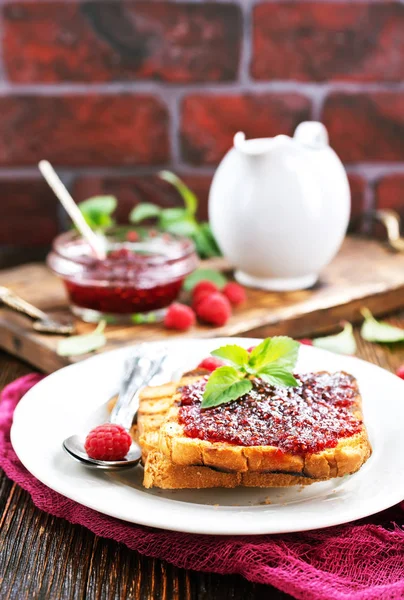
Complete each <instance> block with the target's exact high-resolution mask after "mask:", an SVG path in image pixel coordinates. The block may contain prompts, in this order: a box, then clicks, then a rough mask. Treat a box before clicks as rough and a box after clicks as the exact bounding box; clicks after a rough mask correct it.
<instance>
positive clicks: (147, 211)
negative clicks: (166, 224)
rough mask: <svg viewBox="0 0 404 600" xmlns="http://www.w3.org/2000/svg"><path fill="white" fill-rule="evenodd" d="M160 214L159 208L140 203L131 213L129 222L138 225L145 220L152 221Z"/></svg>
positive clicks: (150, 203) (151, 204) (149, 203)
mask: <svg viewBox="0 0 404 600" xmlns="http://www.w3.org/2000/svg"><path fill="white" fill-rule="evenodd" d="M160 213H161V208H160V207H159V206H157V204H153V203H152V202H141V203H140V204H138V205H137V206H135V208H134V209H133V210H132V211H131V213H130V215H129V221H130V222H131V223H140V221H144V220H145V219H154V218H155V217H158V216H159V215H160Z"/></svg>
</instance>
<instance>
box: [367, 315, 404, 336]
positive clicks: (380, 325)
mask: <svg viewBox="0 0 404 600" xmlns="http://www.w3.org/2000/svg"><path fill="white" fill-rule="evenodd" d="M361 313H362V315H363V316H364V317H365V321H364V323H363V325H362V328H361V336H362V337H363V339H364V340H366V341H367V342H381V343H385V344H386V343H393V342H402V341H404V329H401V328H400V327H394V325H390V324H389V323H386V322H385V321H376V319H375V318H374V316H373V315H372V313H371V312H370V310H369V309H368V308H363V309H362V310H361Z"/></svg>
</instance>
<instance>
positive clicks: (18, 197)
mask: <svg viewBox="0 0 404 600" xmlns="http://www.w3.org/2000/svg"><path fill="white" fill-rule="evenodd" d="M0 186H1V213H2V217H1V219H0V245H3V244H10V245H13V246H31V245H41V244H43V245H45V244H49V243H50V242H51V241H52V239H53V238H54V237H55V235H56V234H57V231H58V226H57V210H58V206H57V205H58V201H57V200H56V198H55V196H54V194H53V192H52V191H51V190H50V188H49V187H48V186H47V184H46V183H45V182H44V181H40V180H39V181H37V180H28V179H21V180H20V181H10V180H8V179H7V180H2V181H1V182H0Z"/></svg>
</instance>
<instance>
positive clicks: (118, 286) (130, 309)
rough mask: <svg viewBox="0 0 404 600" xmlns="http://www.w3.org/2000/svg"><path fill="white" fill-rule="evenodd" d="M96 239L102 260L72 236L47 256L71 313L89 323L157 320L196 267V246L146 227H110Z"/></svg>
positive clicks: (60, 241) (66, 235) (62, 237)
mask: <svg viewBox="0 0 404 600" xmlns="http://www.w3.org/2000/svg"><path fill="white" fill-rule="evenodd" d="M98 235H99V237H100V240H101V242H102V244H103V246H104V249H105V252H106V255H107V256H106V258H105V259H104V260H99V259H97V258H95V257H94V255H93V253H92V251H91V248H90V246H89V244H88V242H87V241H86V240H85V239H83V238H82V237H81V235H80V234H79V233H78V232H76V231H69V232H67V233H63V234H61V235H59V236H58V237H57V238H56V239H55V240H54V242H53V247H52V251H51V252H50V254H49V255H48V258H47V263H48V266H49V267H50V268H51V270H52V271H53V272H54V273H56V275H58V276H59V277H60V278H61V279H62V281H63V283H64V285H65V287H66V290H67V293H68V296H69V300H70V307H71V310H72V312H73V313H74V314H75V315H77V316H78V317H80V318H81V319H82V320H83V321H87V322H90V323H94V322H98V321H100V320H102V319H106V320H107V322H110V323H114V322H117V323H119V322H135V323H136V322H147V321H155V320H161V319H162V318H163V316H164V313H165V309H166V307H167V306H168V305H169V304H171V303H172V302H173V301H174V300H176V298H177V297H178V295H179V293H180V291H181V288H182V284H183V281H184V279H185V277H186V276H187V275H189V274H190V273H192V271H194V269H195V268H196V267H197V265H198V257H197V254H196V252H195V246H194V243H193V242H192V241H191V240H190V239H188V238H182V237H179V236H175V235H171V234H169V233H162V232H159V231H156V230H155V229H147V228H136V229H135V228H133V227H114V228H111V229H109V230H107V231H106V232H104V233H103V234H102V235H101V234H98Z"/></svg>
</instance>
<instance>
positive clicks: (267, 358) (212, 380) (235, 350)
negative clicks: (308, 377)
mask: <svg viewBox="0 0 404 600" xmlns="http://www.w3.org/2000/svg"><path fill="white" fill-rule="evenodd" d="M299 347H300V344H299V342H296V341H295V340H292V339H291V338H289V337H286V336H277V337H273V338H267V339H265V340H263V341H262V342H261V343H260V344H258V346H256V347H255V348H254V349H253V350H252V351H251V352H248V351H247V350H246V349H245V348H242V347H241V346H237V345H236V344H229V345H227V346H222V347H221V348H218V349H217V350H214V351H213V352H211V354H212V355H213V356H217V357H218V358H222V359H224V360H226V361H227V362H229V363H230V365H229V366H224V367H219V368H218V369H216V370H215V371H213V373H212V375H211V376H210V377H209V379H208V382H207V384H206V388H205V392H204V394H203V399H202V404H201V408H212V407H213V406H219V405H220V404H225V403H227V402H231V401H232V400H237V398H241V396H244V394H247V393H248V392H249V391H250V390H251V389H252V387H253V384H252V380H253V379H262V380H263V381H265V382H266V383H269V384H270V385H276V386H281V387H295V386H298V385H299V382H298V381H297V380H296V379H295V378H294V376H293V369H294V367H295V364H296V361H297V355H298V352H299Z"/></svg>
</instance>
